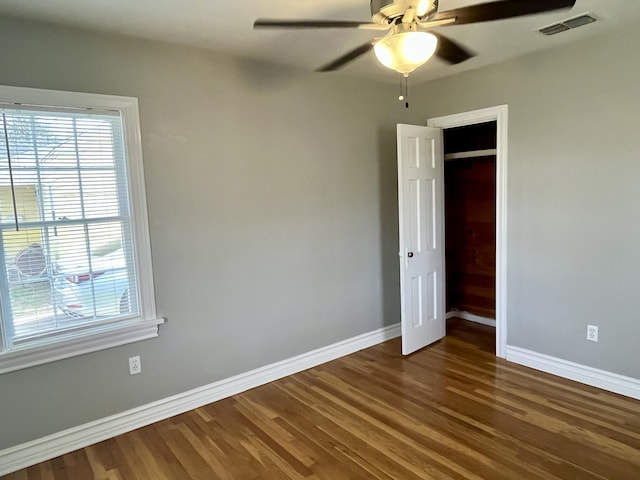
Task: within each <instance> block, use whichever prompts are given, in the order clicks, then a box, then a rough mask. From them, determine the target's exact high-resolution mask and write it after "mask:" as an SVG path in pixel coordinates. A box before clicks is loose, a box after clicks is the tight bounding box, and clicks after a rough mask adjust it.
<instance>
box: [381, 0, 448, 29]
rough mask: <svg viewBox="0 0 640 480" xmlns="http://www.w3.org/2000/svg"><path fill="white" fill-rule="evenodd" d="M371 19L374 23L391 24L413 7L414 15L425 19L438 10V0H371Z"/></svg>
mask: <svg viewBox="0 0 640 480" xmlns="http://www.w3.org/2000/svg"><path fill="white" fill-rule="evenodd" d="M370 5H371V20H372V21H373V22H374V23H380V24H383V25H384V24H385V23H386V24H392V23H394V22H395V21H396V20H397V19H399V18H402V17H403V16H404V15H405V13H407V11H408V10H409V9H415V11H416V12H417V13H416V15H415V16H416V17H417V18H420V19H421V20H425V19H427V18H429V17H430V16H432V15H433V14H435V13H436V12H437V11H438V0H371V4H370Z"/></svg>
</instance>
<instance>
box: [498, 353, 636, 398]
mask: <svg viewBox="0 0 640 480" xmlns="http://www.w3.org/2000/svg"><path fill="white" fill-rule="evenodd" d="M507 360H508V361H510V362H514V363H517V364H519V365H524V366H526V367H531V368H535V369H536V370H540V371H543V372H546V373H551V374H553V375H557V376H559V377H563V378H568V379H569V380H575V381H576V382H580V383H584V384H586V385H591V386H592V387H597V388H601V389H603V390H607V391H609V392H614V393H619V394H620V395H625V396H627V397H631V398H635V399H636V400H640V380H638V379H636V378H631V377H625V376H623V375H618V374H616V373H611V372H607V371H605V370H599V369H597V368H593V367H587V366H585V365H580V364H579V363H574V362H569V361H567V360H562V359H561V358H555V357H550V356H549V355H544V354H542V353H537V352H533V351H531V350H526V349H524V348H520V347H512V346H510V345H507Z"/></svg>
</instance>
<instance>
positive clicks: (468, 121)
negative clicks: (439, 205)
mask: <svg viewBox="0 0 640 480" xmlns="http://www.w3.org/2000/svg"><path fill="white" fill-rule="evenodd" d="M508 116H509V107H508V105H498V106H496V107H489V108H483V109H480V110H473V111H470V112H463V113H457V114H453V115H445V116H442V117H436V118H430V119H429V120H427V125H428V126H429V127H437V128H442V129H447V128H454V127H463V126H466V125H474V124H478V123H485V122H493V121H495V122H496V123H497V131H496V136H497V138H496V149H497V152H496V356H497V357H500V358H506V354H507V352H506V350H507V123H508ZM443 208H444V206H443Z"/></svg>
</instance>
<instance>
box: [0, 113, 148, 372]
mask: <svg viewBox="0 0 640 480" xmlns="http://www.w3.org/2000/svg"><path fill="white" fill-rule="evenodd" d="M0 113H1V118H0V302H1V304H0V308H1V312H0V313H1V318H2V321H1V333H2V340H3V342H2V346H1V347H0V358H1V353H7V352H12V351H15V350H17V351H22V350H25V349H29V347H40V348H41V347H42V346H46V345H48V344H50V343H52V342H53V343H55V342H60V341H61V340H67V339H75V338H77V337H82V336H83V335H90V334H96V333H100V332H103V331H109V330H110V329H113V328H115V327H118V326H119V325H126V326H131V324H132V323H136V322H139V321H142V320H144V318H143V317H144V315H142V313H143V312H142V311H141V310H142V308H141V298H140V291H141V289H140V286H141V285H140V283H141V279H140V272H139V268H138V265H139V264H140V262H138V258H137V255H138V254H139V251H140V249H139V247H140V245H137V243H136V225H135V222H136V215H134V211H133V205H132V202H131V199H130V192H131V185H130V181H131V180H130V179H129V175H128V171H129V169H128V163H127V162H128V159H127V145H126V141H125V131H124V128H123V119H122V116H121V114H120V112H118V111H117V110H116V111H106V110H100V111H87V110H86V109H85V110H80V109H77V108H73V109H69V108H67V107H66V106H64V107H57V108H56V107H46V108H45V107H34V106H29V107H24V106H20V105H17V106H16V105H9V106H7V105H5V106H2V105H0ZM138 217H141V216H140V215H138ZM141 218H143V219H144V220H143V221H145V222H146V211H145V212H144V216H142V217H141ZM145 227H146V225H145ZM142 281H143V282H142V283H144V282H150V281H151V279H142ZM147 310H149V308H147ZM152 310H153V313H154V315H153V316H154V317H155V309H154V308H153V309H152ZM146 313H147V314H148V313H149V312H148V311H147V312H146ZM147 316H148V315H147ZM157 323H160V321H156V325H157ZM121 343H124V342H121ZM37 363H41V362H37ZM0 367H1V365H0ZM0 371H2V369H1V368H0Z"/></svg>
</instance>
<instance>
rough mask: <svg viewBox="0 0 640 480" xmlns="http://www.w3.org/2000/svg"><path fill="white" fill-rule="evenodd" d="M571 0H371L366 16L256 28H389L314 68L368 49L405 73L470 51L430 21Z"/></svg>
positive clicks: (456, 20) (557, 5)
mask: <svg viewBox="0 0 640 480" xmlns="http://www.w3.org/2000/svg"><path fill="white" fill-rule="evenodd" d="M575 3H576V0H498V1H493V2H488V3H481V4H476V5H470V6H468V7H462V8H457V9H453V10H447V11H444V12H438V0H371V2H370V4H371V20H372V21H371V22H356V21H341V20H271V19H258V20H256V21H255V22H254V24H253V27H254V28H255V29H265V28H286V29H303V28H359V29H366V30H380V31H388V32H387V33H386V34H385V35H384V36H383V37H378V38H374V39H373V40H371V41H369V42H367V43H365V44H363V45H360V46H358V47H356V48H354V49H353V50H351V51H349V52H347V53H345V54H344V55H342V56H341V57H339V58H337V59H335V60H333V61H332V62H330V63H328V64H326V65H324V66H322V67H320V68H318V69H317V71H319V72H329V71H333V70H337V69H339V68H342V67H343V66H345V65H346V64H347V63H349V62H351V61H352V60H355V59H356V58H358V57H359V56H361V55H363V54H365V53H367V52H369V51H370V50H371V49H373V50H374V53H375V55H376V57H377V58H378V60H379V61H380V63H382V64H383V65H384V66H385V67H387V68H390V69H392V70H395V71H397V72H399V73H401V74H402V75H403V76H404V77H407V76H408V75H409V74H410V73H411V72H413V71H414V70H415V69H416V68H418V67H419V66H420V65H423V64H424V63H426V62H427V61H428V60H429V59H430V58H431V57H432V56H433V55H434V54H435V55H436V56H437V57H438V58H440V59H442V60H444V61H445V62H447V63H449V64H457V63H461V62H464V61H465V60H468V59H469V58H471V57H473V56H474V54H473V53H472V52H471V51H470V50H468V49H467V48H465V47H464V46H462V45H460V44H458V43H457V42H455V41H453V40H451V39H450V38H448V37H446V36H444V35H442V34H440V33H435V32H431V31H429V30H431V29H432V28H434V27H444V26H452V25H464V24H469V23H479V22H488V21H491V20H501V19H505V18H513V17H521V16H525V15H533V14H536V13H544V12H550V11H553V10H559V9H563V8H571V7H573V6H574V5H575Z"/></svg>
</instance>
